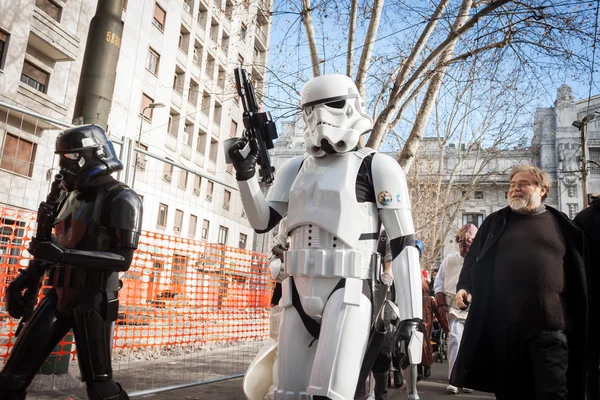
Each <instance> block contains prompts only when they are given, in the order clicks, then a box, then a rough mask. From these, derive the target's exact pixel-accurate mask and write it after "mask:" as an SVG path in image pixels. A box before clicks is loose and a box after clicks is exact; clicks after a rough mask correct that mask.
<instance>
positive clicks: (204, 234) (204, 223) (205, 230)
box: [202, 219, 210, 240]
mask: <svg viewBox="0 0 600 400" xmlns="http://www.w3.org/2000/svg"><path fill="white" fill-rule="evenodd" d="M209 228H210V221H209V220H207V219H205V220H203V221H202V239H204V240H208V230H209Z"/></svg>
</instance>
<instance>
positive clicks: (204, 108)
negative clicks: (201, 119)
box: [200, 92, 210, 117]
mask: <svg viewBox="0 0 600 400" xmlns="http://www.w3.org/2000/svg"><path fill="white" fill-rule="evenodd" d="M209 111H210V94H208V93H206V92H203V93H202V103H201V104H200V112H201V113H202V114H204V115H206V116H207V117H208V112H209Z"/></svg>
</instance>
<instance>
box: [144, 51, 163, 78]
mask: <svg viewBox="0 0 600 400" xmlns="http://www.w3.org/2000/svg"><path fill="white" fill-rule="evenodd" d="M159 61H160V55H159V54H158V53H157V52H156V51H154V50H153V49H152V48H151V47H150V48H148V56H147V57H146V69H147V70H148V71H150V72H152V73H153V74H154V75H158V64H159Z"/></svg>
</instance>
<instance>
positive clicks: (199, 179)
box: [194, 174, 202, 196]
mask: <svg viewBox="0 0 600 400" xmlns="http://www.w3.org/2000/svg"><path fill="white" fill-rule="evenodd" d="M201 185H202V177H200V175H196V174H194V194H195V195H196V196H198V195H199V194H200V186H201Z"/></svg>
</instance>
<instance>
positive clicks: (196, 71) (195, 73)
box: [190, 63, 200, 79]
mask: <svg viewBox="0 0 600 400" xmlns="http://www.w3.org/2000/svg"><path fill="white" fill-rule="evenodd" d="M190 71H191V72H192V76H194V77H195V78H197V79H200V65H199V64H196V63H192V67H191V68H190Z"/></svg>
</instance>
